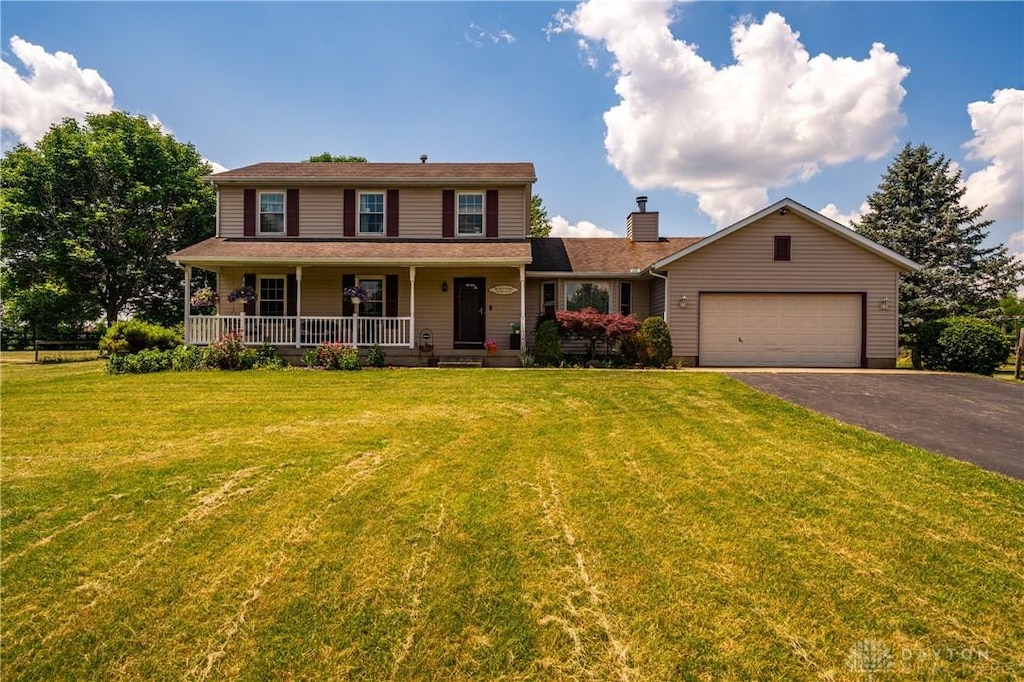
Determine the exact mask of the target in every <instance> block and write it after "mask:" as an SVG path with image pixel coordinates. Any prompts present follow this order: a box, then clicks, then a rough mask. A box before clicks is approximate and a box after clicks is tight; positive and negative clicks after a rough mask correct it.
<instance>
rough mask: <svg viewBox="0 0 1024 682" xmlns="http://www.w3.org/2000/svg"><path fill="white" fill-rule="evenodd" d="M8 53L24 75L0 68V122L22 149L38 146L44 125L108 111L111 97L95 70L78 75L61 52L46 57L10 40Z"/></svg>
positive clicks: (17, 40) (73, 63) (19, 41)
mask: <svg viewBox="0 0 1024 682" xmlns="http://www.w3.org/2000/svg"><path fill="white" fill-rule="evenodd" d="M10 44H11V52H13V53H14V56H15V57H17V58H18V60H19V61H21V63H22V64H23V65H24V67H25V68H26V69H27V71H28V74H27V76H22V75H21V74H19V73H18V71H17V70H16V69H15V68H14V67H13V66H11V65H10V64H8V63H7V62H0V92H2V93H3V97H2V99H0V119H2V126H3V128H5V129H7V130H10V131H11V132H13V133H14V134H15V135H17V136H18V138H19V139H20V140H21V141H22V142H24V143H25V144H34V143H36V142H38V141H39V140H40V139H41V138H42V137H43V135H45V134H46V131H48V130H49V129H50V125H52V124H53V123H58V122H60V121H61V120H62V119H64V118H67V117H72V118H77V119H83V118H84V117H85V114H87V113H107V112H109V111H111V110H112V109H113V108H114V91H113V90H112V89H111V87H110V85H108V84H107V81H105V80H103V77H102V76H100V74H99V72H98V71H96V70H95V69H82V68H80V67H79V66H78V61H77V60H76V59H75V57H74V56H73V55H70V54H68V53H67V52H55V53H53V54H50V53H48V52H47V51H46V50H45V49H43V48H42V47H40V46H39V45H33V44H32V43H30V42H27V41H25V40H22V39H21V38H19V37H18V36H12V37H11V43H10Z"/></svg>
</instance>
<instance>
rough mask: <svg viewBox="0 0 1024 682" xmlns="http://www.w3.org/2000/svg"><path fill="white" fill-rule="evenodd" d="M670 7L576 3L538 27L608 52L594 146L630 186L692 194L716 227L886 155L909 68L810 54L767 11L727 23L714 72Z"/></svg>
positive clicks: (875, 51) (877, 50) (885, 59)
mask: <svg viewBox="0 0 1024 682" xmlns="http://www.w3.org/2000/svg"><path fill="white" fill-rule="evenodd" d="M673 7H674V3H672V2H665V1H661V2H642V3H634V2H621V0H588V1H587V2H582V3H580V4H579V5H577V6H576V8H575V10H574V11H573V12H572V13H568V12H564V11H563V12H560V13H559V14H556V15H555V17H554V20H553V21H552V23H551V24H549V25H548V28H547V30H546V32H547V34H548V36H549V38H550V37H551V36H553V35H558V34H560V33H564V32H567V31H569V30H571V31H573V32H575V33H576V34H577V35H578V36H579V37H581V38H583V39H584V40H586V41H589V42H588V43H587V45H588V46H589V45H590V44H598V43H600V44H602V45H604V47H605V48H606V49H607V50H608V52H609V53H610V54H611V55H612V56H613V58H614V60H615V63H614V66H613V67H612V71H613V73H615V74H616V79H617V80H616V84H615V92H616V94H618V96H619V103H618V104H617V105H615V106H614V107H612V108H611V109H609V110H608V111H607V112H605V115H604V121H605V125H606V127H607V134H606V137H605V148H606V150H607V152H608V161H609V162H610V163H611V164H612V165H613V166H614V167H615V168H616V169H618V170H619V171H620V172H621V173H622V174H623V175H624V176H625V177H626V179H627V180H628V181H629V182H630V184H632V185H633V186H634V187H635V188H637V189H642V190H649V189H654V188H659V187H672V188H675V189H676V190H679V191H681V192H686V193H689V194H693V195H696V196H697V199H698V204H699V206H700V209H701V210H702V211H703V212H705V213H706V214H708V215H709V216H711V217H712V219H713V220H714V221H715V222H716V223H717V224H718V225H719V226H720V227H722V226H725V225H728V224H731V223H732V222H734V221H736V220H738V219H740V218H742V217H744V216H746V215H748V214H750V213H751V212H753V211H756V210H758V209H760V208H763V207H764V206H765V205H766V204H767V203H768V194H767V193H768V189H769V188H773V187H783V186H787V185H790V184H792V183H794V182H799V181H804V180H807V179H809V178H811V177H812V176H814V175H815V174H816V173H818V172H819V170H820V169H821V168H822V166H826V165H832V164H841V163H846V162H849V161H852V160H855V159H860V158H865V159H869V160H874V159H878V158H881V157H882V156H883V155H885V154H886V153H887V152H888V151H889V150H890V149H891V148H892V146H893V144H894V143H895V141H896V134H895V131H896V129H897V128H899V127H900V126H902V125H904V124H905V122H906V118H905V116H904V115H903V112H902V111H900V105H901V103H902V101H903V97H904V95H905V94H906V91H905V90H904V89H903V87H902V86H901V84H900V83H901V82H902V80H903V79H904V78H905V77H906V75H907V74H908V73H909V69H907V68H906V67H904V66H902V65H900V63H899V58H898V56H897V55H896V54H894V53H892V52H888V51H887V50H886V49H885V46H884V45H882V44H881V43H875V44H874V45H872V46H871V48H870V51H869V53H868V55H867V56H866V57H865V58H863V59H860V60H857V59H854V58H851V57H832V56H829V55H827V54H819V55H816V56H813V57H812V56H811V55H810V54H808V52H807V51H806V50H805V49H804V46H803V45H802V44H801V43H800V40H799V37H800V34H799V33H798V32H796V31H794V30H793V29H792V28H791V27H790V26H789V25H788V24H787V23H786V20H785V19H784V18H783V17H782V16H781V15H779V14H777V13H775V12H768V13H767V14H766V15H765V16H764V19H763V20H761V21H760V22H757V21H755V20H753V19H751V18H744V19H741V20H740V21H738V22H737V23H736V24H735V25H733V27H732V51H733V55H734V57H735V61H734V63H732V64H728V65H725V66H722V67H721V68H719V67H716V66H715V65H714V64H712V63H711V62H709V61H707V60H705V59H703V58H702V57H701V56H699V54H698V48H697V46H696V45H692V44H690V43H687V42H685V41H683V40H679V39H677V38H675V37H674V36H673V35H672V32H671V30H670V25H671V23H672V22H673V20H674V16H673Z"/></svg>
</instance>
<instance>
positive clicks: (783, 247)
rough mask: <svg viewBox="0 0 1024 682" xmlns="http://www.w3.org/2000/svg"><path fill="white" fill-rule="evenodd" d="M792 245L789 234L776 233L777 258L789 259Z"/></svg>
mask: <svg viewBox="0 0 1024 682" xmlns="http://www.w3.org/2000/svg"><path fill="white" fill-rule="evenodd" d="M790 246H791V245H790V238H789V237H788V236H780V235H775V260H789V256H790Z"/></svg>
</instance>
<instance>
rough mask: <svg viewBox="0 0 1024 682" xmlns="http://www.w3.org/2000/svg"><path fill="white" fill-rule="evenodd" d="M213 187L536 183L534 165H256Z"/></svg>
mask: <svg viewBox="0 0 1024 682" xmlns="http://www.w3.org/2000/svg"><path fill="white" fill-rule="evenodd" d="M209 178H210V180H211V181H212V182H214V183H220V182H237V181H249V182H255V181H260V180H262V181H273V182H286V181H305V182H345V181H366V180H382V181H383V180H387V181H388V182H395V183H400V182H410V181H411V182H421V183H422V182H427V181H449V182H451V181H456V180H458V181H474V180H481V181H492V182H493V181H502V182H516V183H519V182H536V181H537V171H536V170H534V167H533V164H532V163H309V162H302V163H256V164H253V165H251V166H243V167H241V168H235V169H233V170H228V171H224V172H223V173H215V174H213V175H211V176H209Z"/></svg>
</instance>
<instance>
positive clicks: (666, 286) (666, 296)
mask: <svg viewBox="0 0 1024 682" xmlns="http://www.w3.org/2000/svg"><path fill="white" fill-rule="evenodd" d="M647 274H648V275H654V276H655V277H657V278H658V279H663V280H665V297H664V304H665V310H664V311H663V313H662V314H663V315H664V317H665V324H668V308H669V305H668V301H669V291H668V275H661V274H658V273H657V272H655V271H654V270H648V271H647Z"/></svg>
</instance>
